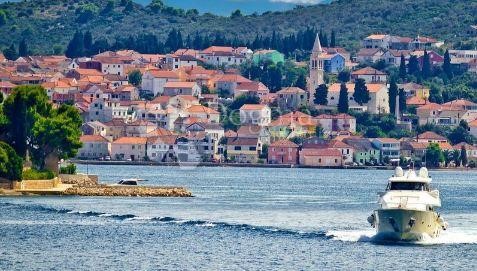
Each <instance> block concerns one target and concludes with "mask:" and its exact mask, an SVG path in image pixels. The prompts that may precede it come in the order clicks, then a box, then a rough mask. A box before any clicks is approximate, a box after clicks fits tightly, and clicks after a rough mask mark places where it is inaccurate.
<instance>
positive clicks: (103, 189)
mask: <svg viewBox="0 0 477 271" xmlns="http://www.w3.org/2000/svg"><path fill="white" fill-rule="evenodd" d="M54 180H55V181H54V182H52V180H44V181H41V180H30V181H22V182H15V183H12V185H11V188H10V189H5V188H2V189H0V195H2V196H31V195H37V196H42V195H54V196H83V197H192V193H191V192H190V191H188V190H187V189H186V188H184V187H161V186H112V185H106V184H100V183H99V182H98V177H97V176H95V175H81V174H79V175H60V176H59V178H55V179H54ZM45 184H46V185H45ZM48 185H50V186H51V187H47V186H48Z"/></svg>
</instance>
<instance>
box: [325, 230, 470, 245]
mask: <svg viewBox="0 0 477 271" xmlns="http://www.w3.org/2000/svg"><path fill="white" fill-rule="evenodd" d="M327 236H328V237H329V238H330V239H332V240H338V241H342V242H370V243H378V244H391V243H393V244H403V245H406V244H407V245H440V244H477V233H476V232H475V231H465V230H460V229H448V230H447V231H445V232H443V233H442V234H441V235H440V236H439V237H437V238H431V237H430V236H424V239H423V240H420V241H415V242H387V241H384V240H380V239H378V238H377V237H376V235H375V231H374V230H355V231H329V232H327Z"/></svg>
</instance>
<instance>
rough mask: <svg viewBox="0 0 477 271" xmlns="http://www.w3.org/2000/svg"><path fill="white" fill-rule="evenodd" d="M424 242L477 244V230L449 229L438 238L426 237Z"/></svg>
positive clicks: (432, 243)
mask: <svg viewBox="0 0 477 271" xmlns="http://www.w3.org/2000/svg"><path fill="white" fill-rule="evenodd" d="M419 243H422V244H426V245H427V244H431V245H434V244H477V232H475V231H466V230H458V229H449V230H447V231H445V232H443V233H442V234H441V235H440V236H439V237H437V238H430V237H428V238H426V239H425V240H423V241H421V242H419Z"/></svg>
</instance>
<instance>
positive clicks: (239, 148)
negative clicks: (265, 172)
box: [234, 146, 242, 151]
mask: <svg viewBox="0 0 477 271" xmlns="http://www.w3.org/2000/svg"><path fill="white" fill-rule="evenodd" d="M234 150H235V151H241V150H242V147H240V146H235V147H234Z"/></svg>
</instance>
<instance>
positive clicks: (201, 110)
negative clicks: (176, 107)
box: [187, 105, 220, 114]
mask: <svg viewBox="0 0 477 271" xmlns="http://www.w3.org/2000/svg"><path fill="white" fill-rule="evenodd" d="M187 111H188V112H189V113H205V114H220V113H219V112H217V111H215V110H214V109H212V108H209V107H206V106H203V105H193V106H191V107H189V108H187Z"/></svg>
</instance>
